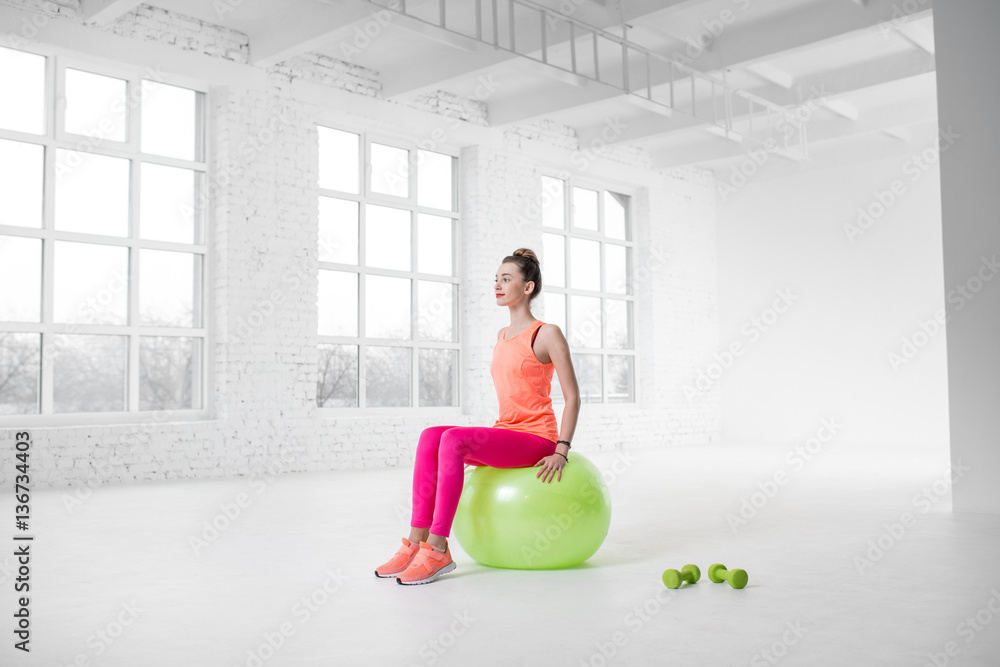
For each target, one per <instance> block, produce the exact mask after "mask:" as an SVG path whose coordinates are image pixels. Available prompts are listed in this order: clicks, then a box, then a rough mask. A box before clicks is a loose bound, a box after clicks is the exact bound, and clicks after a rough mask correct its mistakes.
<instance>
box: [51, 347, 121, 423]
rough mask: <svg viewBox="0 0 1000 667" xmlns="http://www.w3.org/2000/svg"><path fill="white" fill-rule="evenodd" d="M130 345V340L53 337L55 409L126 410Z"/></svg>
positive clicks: (53, 393)
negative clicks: (127, 367) (126, 366)
mask: <svg viewBox="0 0 1000 667" xmlns="http://www.w3.org/2000/svg"><path fill="white" fill-rule="evenodd" d="M126 341H127V337H126V336H77V335H70V334H55V335H53V336H52V343H53V347H54V351H53V354H52V406H53V409H54V410H55V411H56V412H110V411H121V410H124V409H125V356H126Z"/></svg>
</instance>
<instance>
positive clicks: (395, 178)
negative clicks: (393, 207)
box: [371, 143, 410, 198]
mask: <svg viewBox="0 0 1000 667" xmlns="http://www.w3.org/2000/svg"><path fill="white" fill-rule="evenodd" d="M371 151H372V192H378V193H381V194H385V195H393V196H396V197H404V198H405V197H409V196H410V176H409V174H410V171H409V168H410V166H409V164H407V155H408V153H409V151H407V150H405V149H403V148H396V147H395V146H385V145H383V144H376V143H372V144H371Z"/></svg>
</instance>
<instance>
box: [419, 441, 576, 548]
mask: <svg viewBox="0 0 1000 667" xmlns="http://www.w3.org/2000/svg"><path fill="white" fill-rule="evenodd" d="M555 451H556V443H554V442H552V441H551V440H549V439H547V438H543V437H542V436H540V435H534V434H533V433H524V432H522V431H512V430H510V429H506V428H496V427H489V428H487V427H484V426H431V427H430V428H425V429H424V430H423V432H422V433H421V434H420V440H419V442H418V443H417V457H416V461H415V462H414V465H413V515H412V520H411V521H410V525H411V526H413V527H415V528H428V527H429V528H430V529H431V532H432V533H434V534H435V535H441V536H443V537H448V535H450V534H451V523H452V521H453V520H454V519H455V510H457V509H458V501H459V498H461V496H462V484H463V483H464V482H465V467H464V465H465V464H466V463H468V464H471V465H474V466H482V465H485V466H491V467H493V468H528V467H531V466H533V465H535V464H536V463H538V461H540V460H541V459H542V458H543V457H545V456H550V455H551V454H552V453H553V452H555ZM432 521H433V523H432Z"/></svg>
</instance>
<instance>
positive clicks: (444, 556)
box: [396, 542, 457, 586]
mask: <svg viewBox="0 0 1000 667" xmlns="http://www.w3.org/2000/svg"><path fill="white" fill-rule="evenodd" d="M444 548H445V552H444V553H441V552H440V551H437V550H436V549H435V548H434V547H432V546H431V545H430V544H428V543H427V542H421V543H420V549H419V551H417V555H416V556H415V557H414V558H413V562H412V563H410V566H409V567H408V568H406V571H405V572H403V573H402V574H400V575H399V576H397V577H396V583H397V584H403V585H406V586H409V585H413V584H429V583H430V582H432V581H434V580H435V579H437V578H438V576H440V575H442V574H447V573H448V572H451V571H452V570H454V569H455V567H457V566H456V565H455V561H453V560H452V559H451V549H449V548H448V543H447V542H445V543H444Z"/></svg>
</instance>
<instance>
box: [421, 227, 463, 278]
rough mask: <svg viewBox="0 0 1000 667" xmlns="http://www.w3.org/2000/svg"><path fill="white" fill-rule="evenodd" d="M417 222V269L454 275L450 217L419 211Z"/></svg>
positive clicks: (443, 274)
mask: <svg viewBox="0 0 1000 667" xmlns="http://www.w3.org/2000/svg"><path fill="white" fill-rule="evenodd" d="M417 224H418V225H419V227H418V230H417V270H418V271H423V272H424V273H436V274H438V275H442V276H451V275H454V274H455V271H454V268H453V267H454V261H453V259H452V231H451V230H452V227H453V224H452V219H451V218H442V217H440V216H437V215H427V214H426V213H421V214H420V215H419V216H418V217H417Z"/></svg>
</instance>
